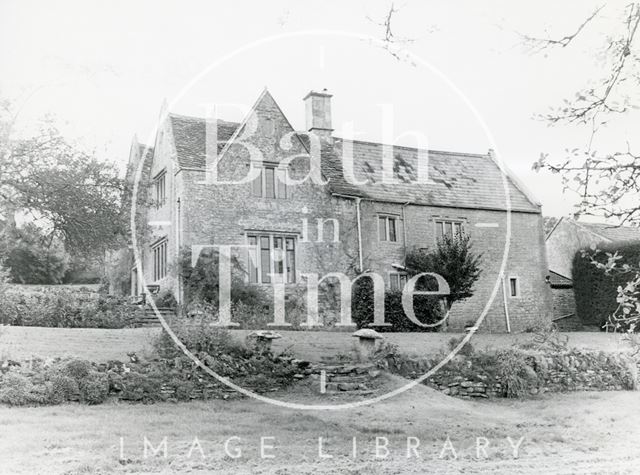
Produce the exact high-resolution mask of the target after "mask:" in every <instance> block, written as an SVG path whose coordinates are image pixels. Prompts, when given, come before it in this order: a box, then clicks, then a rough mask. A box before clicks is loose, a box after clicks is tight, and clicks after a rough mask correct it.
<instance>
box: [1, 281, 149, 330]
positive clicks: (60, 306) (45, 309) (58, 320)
mask: <svg viewBox="0 0 640 475" xmlns="http://www.w3.org/2000/svg"><path fill="white" fill-rule="evenodd" d="M141 311H142V310H141V309H140V308H138V307H136V306H134V305H131V304H129V303H128V302H127V301H126V299H124V298H118V297H113V296H97V295H95V294H91V293H88V292H78V291H75V290H70V289H54V290H48V291H43V292H30V293H27V292H21V291H19V290H15V289H10V290H8V291H6V292H5V296H4V298H3V299H2V300H0V323H3V324H6V325H23V326H39V327H64V328H125V327H127V326H128V325H129V324H130V322H131V321H132V320H133V319H134V318H135V316H136V314H137V313H139V312H141Z"/></svg>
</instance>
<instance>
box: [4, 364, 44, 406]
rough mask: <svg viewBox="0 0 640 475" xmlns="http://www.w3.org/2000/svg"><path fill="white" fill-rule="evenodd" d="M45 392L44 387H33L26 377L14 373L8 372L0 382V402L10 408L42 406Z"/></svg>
mask: <svg viewBox="0 0 640 475" xmlns="http://www.w3.org/2000/svg"><path fill="white" fill-rule="evenodd" d="M46 392H47V388H46V387H45V386H44V385H42V384H41V385H34V384H33V382H32V381H31V379H30V378H28V377H27V376H26V375H23V374H19V373H16V372H8V373H6V374H5V375H4V376H3V377H2V379H1V380H0V402H1V403H4V404H9V405H10V406H25V405H29V404H42V403H43V402H45V401H46Z"/></svg>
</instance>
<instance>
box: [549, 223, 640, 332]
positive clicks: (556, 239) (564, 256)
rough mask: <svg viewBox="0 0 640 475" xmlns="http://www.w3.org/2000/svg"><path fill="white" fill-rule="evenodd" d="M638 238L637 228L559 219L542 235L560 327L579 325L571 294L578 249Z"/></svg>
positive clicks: (569, 327)
mask: <svg viewBox="0 0 640 475" xmlns="http://www.w3.org/2000/svg"><path fill="white" fill-rule="evenodd" d="M625 241H640V230H639V229H638V228H633V227H629V226H614V225H610V224H604V223H587V222H580V221H576V220H573V219H570V218H565V217H563V218H560V219H559V220H558V222H557V223H556V224H555V226H554V227H553V228H552V229H551V231H549V233H548V234H547V236H546V238H545V246H546V248H547V259H548V261H549V276H548V279H547V280H548V282H549V287H550V288H551V294H552V302H553V316H554V320H555V321H556V322H557V323H558V324H559V325H560V327H561V328H566V329H576V328H578V327H580V326H581V323H580V321H579V320H578V318H577V316H576V301H575V296H574V293H573V272H572V266H573V258H574V256H575V254H576V252H578V251H579V250H580V249H586V248H589V247H590V246H592V245H596V246H597V245H598V244H602V243H613V242H625Z"/></svg>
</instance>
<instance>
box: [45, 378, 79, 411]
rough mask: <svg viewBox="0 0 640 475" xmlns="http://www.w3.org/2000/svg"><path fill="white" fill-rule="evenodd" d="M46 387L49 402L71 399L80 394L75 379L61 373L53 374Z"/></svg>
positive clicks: (61, 401)
mask: <svg viewBox="0 0 640 475" xmlns="http://www.w3.org/2000/svg"><path fill="white" fill-rule="evenodd" d="M48 389H49V393H48V395H47V400H48V402H49V403H50V404H60V403H63V402H67V401H72V400H73V399H75V398H76V397H78V396H79V394H80V388H79V387H78V383H77V382H76V380H75V379H73V378H72V377H70V376H66V375H64V374H61V373H57V374H54V375H53V376H52V377H51V378H50V379H49V385H48Z"/></svg>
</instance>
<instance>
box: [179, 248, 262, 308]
mask: <svg viewBox="0 0 640 475" xmlns="http://www.w3.org/2000/svg"><path fill="white" fill-rule="evenodd" d="M218 263H219V255H218V253H217V251H216V250H215V249H203V250H202V251H201V253H200V255H199V256H198V260H197V262H196V265H195V266H192V265H191V250H186V251H183V253H182V258H181V263H180V272H181V277H182V281H183V285H184V299H185V302H184V303H185V310H186V313H187V314H189V313H190V312H191V311H192V307H195V308H196V309H198V310H200V309H201V308H202V307H204V308H206V309H207V311H208V312H210V313H215V312H216V311H217V309H218V298H219V292H220V290H219V289H220V285H219V281H220V279H219V275H218ZM245 276H246V271H245V269H244V268H243V267H242V264H241V263H240V261H239V260H238V259H237V258H232V261H231V301H232V302H234V303H239V302H242V303H243V304H244V305H247V306H249V307H252V308H255V309H258V310H263V309H264V308H265V307H267V306H268V301H267V298H266V295H265V294H264V293H263V292H262V291H261V290H260V289H259V288H258V287H256V286H253V285H249V284H247V283H246V282H245Z"/></svg>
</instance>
